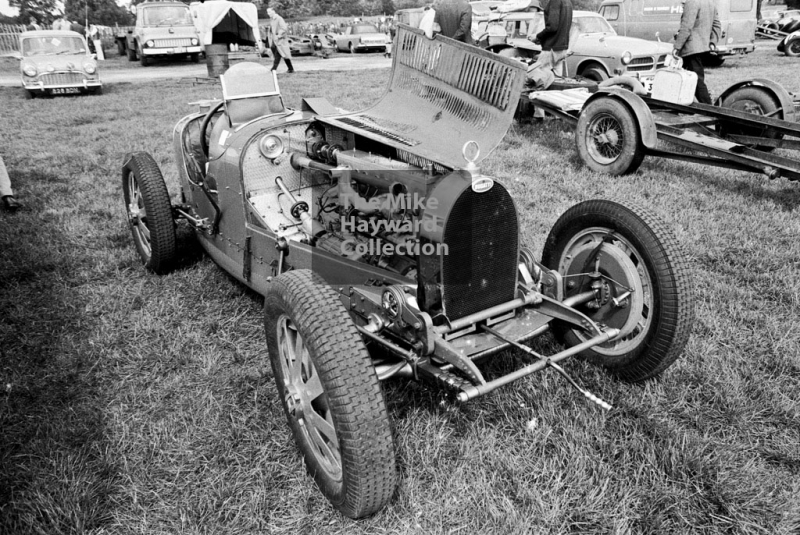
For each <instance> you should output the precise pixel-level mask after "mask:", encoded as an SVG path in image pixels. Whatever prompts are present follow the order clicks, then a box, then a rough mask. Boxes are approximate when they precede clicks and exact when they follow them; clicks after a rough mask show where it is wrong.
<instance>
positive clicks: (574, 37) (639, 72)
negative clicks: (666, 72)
mask: <svg viewBox="0 0 800 535" xmlns="http://www.w3.org/2000/svg"><path fill="white" fill-rule="evenodd" d="M543 28H544V15H543V14H542V13H541V12H538V11H529V12H510V13H497V12H483V13H482V14H480V15H479V16H473V32H472V33H473V37H476V36H477V37H478V38H481V37H482V39H481V40H480V42H482V43H483V46H484V47H485V48H488V49H489V50H492V51H493V52H497V53H499V54H502V55H505V56H509V57H521V58H529V59H533V58H534V57H535V56H536V55H537V54H538V53H539V51H540V50H541V47H540V46H539V45H536V44H534V43H532V42H531V41H530V40H528V35H530V34H536V33H538V32H539V31H541V30H542V29H543ZM570 52H571V54H570V55H569V56H568V57H567V61H566V64H567V73H566V75H567V76H569V77H576V76H581V77H584V78H588V79H590V80H594V81H596V82H602V81H603V80H606V79H608V78H610V77H612V76H616V75H620V74H625V75H627V76H634V77H636V78H640V79H642V80H652V78H653V76H655V73H656V70H657V69H661V68H663V67H665V66H666V65H667V61H668V56H669V55H670V54H671V53H672V45H671V44H669V43H659V42H654V41H645V40H644V39H637V38H634V37H623V36H619V35H617V34H616V32H615V31H614V29H613V28H612V27H611V25H610V24H609V23H608V22H607V21H606V20H605V19H604V18H603V17H602V16H600V15H598V14H597V13H593V12H591V11H574V12H573V18H572V30H571V32H570Z"/></svg>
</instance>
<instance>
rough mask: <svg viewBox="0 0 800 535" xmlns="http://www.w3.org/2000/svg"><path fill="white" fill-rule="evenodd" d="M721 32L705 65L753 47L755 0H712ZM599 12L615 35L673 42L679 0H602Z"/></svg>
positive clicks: (745, 51)
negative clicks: (715, 7) (715, 47)
mask: <svg viewBox="0 0 800 535" xmlns="http://www.w3.org/2000/svg"><path fill="white" fill-rule="evenodd" d="M716 2H717V14H718V16H719V20H720V23H721V24H722V34H721V35H720V38H719V41H718V42H717V49H716V51H714V52H712V53H711V54H710V55H709V61H707V62H706V64H707V65H709V66H716V65H721V64H722V62H723V61H725V57H726V56H731V55H734V54H748V53H750V52H752V51H753V50H755V39H756V0H716ZM598 11H599V13H600V14H601V15H602V16H603V17H604V18H605V19H606V20H607V21H608V22H609V23H611V26H612V27H613V28H614V29H615V30H616V31H617V34H619V35H626V36H628V37H639V38H640V39H647V40H649V41H665V42H670V43H671V42H673V41H674V40H675V34H677V33H678V30H679V29H680V26H681V13H683V2H682V1H681V0H604V1H603V3H602V4H600V9H598Z"/></svg>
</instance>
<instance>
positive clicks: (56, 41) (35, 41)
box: [22, 36, 86, 57]
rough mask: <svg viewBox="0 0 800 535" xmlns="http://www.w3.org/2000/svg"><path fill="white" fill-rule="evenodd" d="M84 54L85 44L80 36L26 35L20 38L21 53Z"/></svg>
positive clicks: (45, 54)
mask: <svg viewBox="0 0 800 535" xmlns="http://www.w3.org/2000/svg"><path fill="white" fill-rule="evenodd" d="M77 54H86V46H85V45H84V43H83V39H81V38H80V37H64V36H57V37H28V38H26V39H23V40H22V55H23V56H25V57H29V56H48V55H59V56H60V55H65V56H68V55H77Z"/></svg>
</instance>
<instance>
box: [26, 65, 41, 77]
mask: <svg viewBox="0 0 800 535" xmlns="http://www.w3.org/2000/svg"><path fill="white" fill-rule="evenodd" d="M22 72H23V74H25V76H36V75H37V74H39V71H38V70H37V69H36V65H34V64H33V63H26V64H25V65H23V66H22Z"/></svg>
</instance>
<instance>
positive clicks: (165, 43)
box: [155, 37, 192, 48]
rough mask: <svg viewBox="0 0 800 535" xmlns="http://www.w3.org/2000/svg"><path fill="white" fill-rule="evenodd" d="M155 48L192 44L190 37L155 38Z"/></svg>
mask: <svg viewBox="0 0 800 535" xmlns="http://www.w3.org/2000/svg"><path fill="white" fill-rule="evenodd" d="M155 43H156V48H174V47H176V46H192V38H191V37H185V38H176V39H156V40H155Z"/></svg>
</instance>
